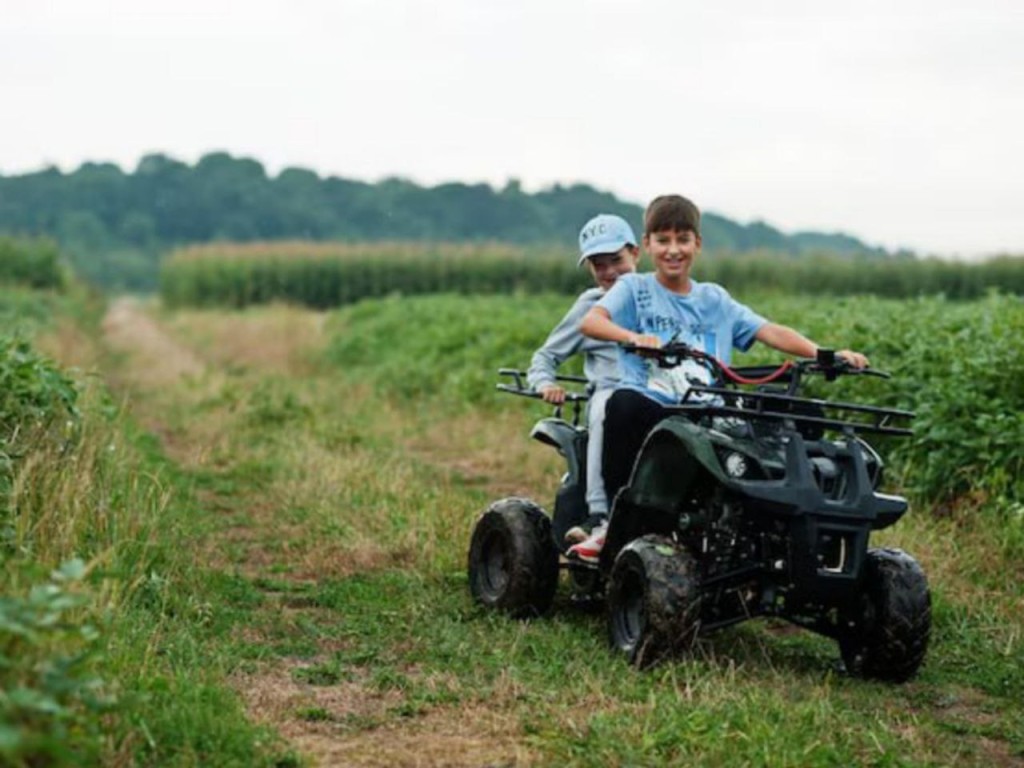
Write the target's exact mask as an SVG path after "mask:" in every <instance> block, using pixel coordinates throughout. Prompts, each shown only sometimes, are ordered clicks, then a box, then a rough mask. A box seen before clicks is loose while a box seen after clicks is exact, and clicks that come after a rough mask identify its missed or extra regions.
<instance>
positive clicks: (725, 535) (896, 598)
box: [469, 343, 931, 682]
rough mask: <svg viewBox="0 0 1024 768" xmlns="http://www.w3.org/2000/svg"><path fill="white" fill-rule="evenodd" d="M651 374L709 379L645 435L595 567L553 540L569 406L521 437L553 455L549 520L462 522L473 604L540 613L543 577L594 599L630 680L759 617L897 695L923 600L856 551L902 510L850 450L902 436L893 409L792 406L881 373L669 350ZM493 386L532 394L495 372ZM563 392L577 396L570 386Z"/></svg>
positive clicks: (870, 463) (561, 513)
mask: <svg viewBox="0 0 1024 768" xmlns="http://www.w3.org/2000/svg"><path fill="white" fill-rule="evenodd" d="M627 349H628V350H629V351H634V352H637V353H642V354H648V355H651V356H653V357H654V358H655V359H656V362H657V365H659V366H662V367H674V366H677V365H680V364H681V363H682V362H683V361H685V360H696V361H698V362H699V363H700V364H701V365H702V366H704V367H706V368H707V369H708V370H709V372H710V374H711V381H712V384H711V385H709V386H703V385H694V386H692V387H691V388H690V390H689V391H688V392H687V393H686V395H685V397H684V398H683V400H682V402H681V403H680V404H679V405H677V406H673V407H670V408H669V411H670V414H669V415H668V416H667V417H666V418H665V419H663V420H662V421H661V422H660V423H659V424H658V425H657V426H656V427H655V428H654V429H653V430H652V431H651V432H650V434H649V435H648V437H647V439H646V441H645V443H644V445H643V448H642V449H641V451H640V454H639V456H638V457H637V460H636V463H635V465H634V467H633V470H632V474H631V476H630V481H629V483H628V484H627V486H626V487H625V488H623V489H622V491H621V492H619V493H618V494H617V495H616V497H615V499H614V501H613V505H612V514H611V517H610V521H609V527H608V533H607V539H606V543H605V547H604V549H603V551H602V553H601V556H600V559H599V562H598V563H597V564H596V565H591V564H586V563H582V562H579V561H574V560H572V559H569V558H567V557H565V555H566V554H567V549H566V545H565V543H564V535H565V532H566V531H567V530H568V529H569V528H570V527H571V526H573V525H575V524H576V523H578V522H579V521H580V520H582V519H583V518H584V517H585V516H586V505H585V502H584V490H585V489H584V478H585V474H586V473H585V467H584V463H585V457H586V430H585V429H583V428H581V427H580V408H581V405H582V404H583V403H584V402H585V400H586V396H585V395H584V394H571V395H570V396H569V404H570V407H571V408H572V409H573V417H572V421H568V420H565V419H563V418H562V415H561V413H560V411H556V413H555V415H554V417H552V418H545V419H541V420H540V421H539V422H538V423H537V424H536V426H535V427H534V428H533V431H532V433H531V436H532V437H534V438H535V439H537V440H539V441H541V442H543V443H545V444H547V445H550V446H552V447H554V448H555V449H556V450H558V452H559V453H560V454H561V455H562V456H563V457H564V458H565V461H566V465H567V472H566V473H565V475H564V477H563V480H562V484H561V487H560V488H559V490H558V493H557V496H556V498H555V504H554V515H553V517H549V516H548V515H547V513H546V512H545V511H544V510H543V509H542V508H541V507H539V506H538V505H537V504H535V503H533V502H532V501H530V500H528V499H524V498H506V499H502V500H500V501H496V502H494V503H493V504H492V505H491V506H490V507H489V508H488V509H487V510H486V511H485V512H484V513H483V515H482V516H481V517H480V519H479V520H478V521H477V523H476V526H475V528H474V530H473V535H472V540H471V543H470V549H469V583H470V590H471V592H472V595H473V598H474V599H475V600H476V601H477V602H478V603H479V604H481V605H483V606H485V607H488V608H492V609H496V610H500V611H503V612H505V613H507V614H510V615H512V616H516V617H529V616H536V615H541V614H543V613H545V612H546V611H547V610H548V609H549V608H550V607H551V605H552V602H553V598H554V595H555V591H556V588H557V585H558V574H559V570H560V568H564V569H568V570H569V572H570V576H571V580H572V583H573V586H574V597H576V598H577V599H590V600H602V599H603V601H604V603H605V605H606V608H607V616H608V633H609V638H610V641H611V645H612V647H613V648H614V649H617V650H618V651H619V652H622V653H623V654H625V655H626V657H627V658H628V659H629V660H630V661H631V662H632V663H634V664H636V665H637V666H647V665H649V664H652V663H655V662H657V661H659V660H661V659H663V658H666V657H670V656H674V655H678V654H681V653H684V652H686V651H688V650H690V649H691V647H692V646H693V644H694V642H695V640H696V638H697V637H698V635H704V634H706V633H709V632H711V631H712V630H715V629H718V628H721V627H725V626H728V625H731V624H735V623H738V622H741V621H745V620H746V619H750V618H754V617H757V616H773V617H780V618H783V619H786V620H788V621H790V622H792V623H793V624H796V625H798V626H800V627H804V628H806V629H809V630H811V631H813V632H817V633H819V634H821V635H824V636H826V637H830V638H833V639H835V640H836V641H837V642H838V645H839V650H840V653H841V656H842V659H843V662H844V664H845V667H846V669H847V670H848V672H849V673H851V674H854V675H859V676H862V677H870V678H877V679H881V680H888V681H893V682H900V681H904V680H907V679H909V678H910V677H912V676H913V675H914V674H915V673H916V672H917V670H918V668H919V667H920V665H921V663H922V662H923V661H924V657H925V653H926V651H927V646H928V638H929V634H930V629H931V598H930V593H929V589H928V583H927V580H926V578H925V575H924V572H923V571H922V569H921V567H920V566H919V565H918V563H917V562H916V561H915V560H914V558H912V557H911V556H910V555H908V554H906V553H905V552H903V551H901V550H898V549H882V548H871V547H869V546H868V538H869V536H870V534H871V532H872V531H875V530H880V529H883V528H887V527H889V526H890V525H892V524H894V523H895V522H896V521H897V520H899V518H900V517H901V516H902V515H903V514H904V513H905V512H906V511H907V502H906V500H905V499H903V498H901V497H899V496H894V495H890V494H887V493H882V492H881V491H880V490H879V487H880V484H881V480H882V468H883V464H882V460H881V458H880V457H879V455H878V453H877V452H876V451H875V449H874V448H872V447H871V445H870V444H868V443H867V441H866V440H865V439H864V438H863V437H862V435H895V436H900V435H903V436H905V435H909V434H910V430H909V429H908V428H906V427H905V426H900V424H905V423H906V420H908V419H910V418H912V417H913V414H912V413H910V412H908V411H902V410H896V409H892V408H879V407H872V406H866V405H857V404H853V403H845V402H830V401H827V400H822V399H817V398H813V397H808V396H806V395H804V396H802V395H801V391H802V389H803V386H804V385H805V384H806V381H805V380H806V379H808V378H809V377H811V376H815V375H817V376H822V377H824V379H825V380H826V381H834V380H835V379H836V378H837V377H839V376H847V375H873V376H881V377H888V374H885V373H882V372H880V371H875V370H872V369H855V368H852V367H850V366H848V365H847V364H846V363H845V362H843V361H842V360H841V359H838V358H837V357H836V356H835V354H834V353H833V352H832V351H830V350H821V351H819V353H818V356H817V358H816V359H810V360H799V361H790V362H787V363H785V364H784V365H782V366H781V367H779V368H769V367H763V366H762V367H746V368H735V369H733V368H730V367H728V366H726V365H724V364H723V363H721V362H719V361H718V360H716V359H715V358H713V357H711V356H709V355H706V354H705V353H703V352H700V351H698V350H695V349H693V348H691V347H687V346H686V345H683V344H679V343H672V344H669V345H666V346H665V347H662V348H661V349H659V350H640V349H637V348H635V347H633V348H627ZM499 373H500V375H502V376H507V377H511V382H512V383H511V384H499V385H498V388H499V389H501V390H503V391H505V392H510V393H512V394H516V395H521V396H527V397H539V395H537V394H536V393H534V392H532V391H530V390H528V389H526V388H524V387H523V386H522V383H523V378H522V377H523V374H522V373H521V372H519V371H514V370H508V369H502V370H501V371H500V372H499ZM566 378H568V379H570V380H576V381H580V380H579V379H574V378H573V377H566Z"/></svg>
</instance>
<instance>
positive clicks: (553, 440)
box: [530, 418, 587, 484]
mask: <svg viewBox="0 0 1024 768" xmlns="http://www.w3.org/2000/svg"><path fill="white" fill-rule="evenodd" d="M530 437H532V438H533V439H534V440H537V441H538V442H541V443H544V445H550V446H551V447H552V448H554V449H555V450H556V451H558V453H559V454H561V456H562V457H563V458H564V459H565V464H566V471H567V472H568V473H569V477H568V478H567V481H568V482H569V483H572V484H577V483H582V482H583V477H582V472H583V466H584V460H585V456H586V450H587V440H586V432H585V431H583V430H581V429H578V428H577V427H574V426H573V425H572V424H570V423H569V422H567V421H565V420H564V419H555V418H548V419H541V420H540V421H538V422H537V423H536V424H535V425H534V426H533V429H532V430H531V431H530Z"/></svg>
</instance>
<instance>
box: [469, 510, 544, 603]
mask: <svg viewBox="0 0 1024 768" xmlns="http://www.w3.org/2000/svg"><path fill="white" fill-rule="evenodd" d="M557 587H558V551H557V550H556V549H555V545H554V542H553V541H552V539H551V521H550V520H549V519H548V516H547V515H545V514H544V512H543V510H541V508H540V507H538V506H537V505H536V504H534V503H533V502H531V501H528V500H527V499H519V498H508V499H502V500H501V501H496V502H494V503H493V504H491V506H490V507H488V509H487V511H486V512H484V514H483V515H482V516H481V517H480V519H479V520H478V521H477V524H476V527H475V528H474V529H473V538H472V540H471V542H470V545H469V589H470V591H471V592H472V594H473V599H474V600H476V602H478V603H479V604H481V605H483V606H486V607H488V608H494V609H495V610H499V611H502V612H504V613H507V614H509V615H510V616H513V617H515V618H526V617H530V616H540V615H541V614H543V613H545V612H547V610H548V609H549V608H550V607H551V603H552V601H553V600H554V597H555V589H556V588H557Z"/></svg>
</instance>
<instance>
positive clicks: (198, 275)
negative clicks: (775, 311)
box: [160, 242, 1024, 309]
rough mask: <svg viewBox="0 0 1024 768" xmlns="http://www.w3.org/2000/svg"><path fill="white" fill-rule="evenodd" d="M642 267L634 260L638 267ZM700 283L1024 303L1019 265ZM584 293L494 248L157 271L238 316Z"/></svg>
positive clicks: (725, 276)
mask: <svg viewBox="0 0 1024 768" xmlns="http://www.w3.org/2000/svg"><path fill="white" fill-rule="evenodd" d="M647 268H649V265H647V264H645V263H644V262H641V269H647ZM695 276H696V277H697V278H698V279H700V280H709V281H713V282H718V283H722V284H723V285H725V286H727V287H728V288H729V290H730V291H732V292H734V293H744V292H748V291H750V290H759V291H762V290H777V291H780V292H787V293H790V292H791V293H805V294H816V295H822V294H823V295H850V294H874V295H878V296H884V297H890V298H903V297H909V296H918V295H940V294H941V295H944V296H946V297H947V298H952V299H972V298H977V297H979V296H982V295H984V294H985V293H986V292H988V291H989V290H992V289H996V290H998V291H1000V292H1003V293H1010V294H1018V295H1021V294H1024V258H1022V257H1003V258H999V259H994V260H991V261H987V262H983V263H978V264H967V263H960V262H943V261H939V260H925V261H920V260H915V259H909V258H899V259H896V258H894V259H887V260H882V259H878V258H872V259H843V258H839V257H834V256H832V257H827V256H818V257H793V256H790V255H781V254H771V253H758V254H753V255H750V254H745V255H742V256H739V255H731V254H714V253H710V252H709V253H705V254H704V255H703V256H702V257H701V258H700V260H699V261H698V263H697V266H696V268H695ZM589 284H590V278H589V275H588V274H587V272H586V270H583V269H579V268H577V267H576V261H575V258H574V254H573V253H572V252H571V251H569V250H568V249H566V250H561V251H560V250H557V249H555V248H549V249H547V250H538V249H523V248H515V247H512V246H507V245H500V244H482V245H452V244H434V245H431V244H419V243H385V244H379V243H375V244H341V243H306V242H289V243H257V244H245V245H241V244H212V245H205V246H194V247H190V248H185V249H182V250H178V251H175V252H174V253H172V254H171V255H170V256H169V257H168V258H167V260H166V261H165V262H164V265H163V269H162V274H161V284H160V287H161V294H162V297H163V299H164V302H165V303H166V304H167V305H168V306H171V307H183V306H197V307H245V306H249V305H252V304H263V303H267V302H273V301H282V302H288V303H293V304H300V305H305V306H309V307H314V308H318V309H326V308H330V307H337V306H342V305H345V304H351V303H353V302H356V301H359V300H361V299H367V298H374V297H379V296H386V295H389V294H401V295H415V294H429V293H442V292H445V293H461V294H510V293H562V294H575V293H577V292H579V291H580V290H582V289H583V288H585V287H586V286H587V285H589Z"/></svg>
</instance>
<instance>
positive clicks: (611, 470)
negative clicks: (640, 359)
mask: <svg viewBox="0 0 1024 768" xmlns="http://www.w3.org/2000/svg"><path fill="white" fill-rule="evenodd" d="M668 415H669V411H668V409H667V408H665V406H663V405H661V404H660V403H658V402H656V401H655V400H652V399H651V398H649V397H646V396H645V395H642V394H640V393H639V392H637V391H635V390H632V389H618V390H616V391H615V392H614V393H612V396H611V397H610V398H608V405H607V406H606V408H605V412H604V457H603V458H602V460H601V472H602V474H603V475H604V485H605V489H606V490H607V492H608V502H609V504H613V503H614V501H615V497H616V496H617V495H618V493H619V491H620V490H622V487H623V486H624V485H626V483H628V482H629V476H630V474H632V472H633V464H635V463H636V457H637V454H639V453H640V447H641V446H642V445H643V443H644V439H645V438H646V437H647V434H648V433H649V432H650V431H651V430H652V429H653V428H654V426H655V425H656V424H657V423H658V422H659V421H661V420H662V419H664V418H665V417H666V416H668Z"/></svg>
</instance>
